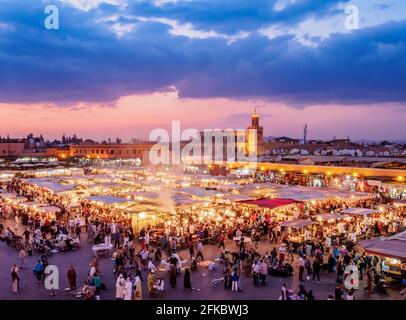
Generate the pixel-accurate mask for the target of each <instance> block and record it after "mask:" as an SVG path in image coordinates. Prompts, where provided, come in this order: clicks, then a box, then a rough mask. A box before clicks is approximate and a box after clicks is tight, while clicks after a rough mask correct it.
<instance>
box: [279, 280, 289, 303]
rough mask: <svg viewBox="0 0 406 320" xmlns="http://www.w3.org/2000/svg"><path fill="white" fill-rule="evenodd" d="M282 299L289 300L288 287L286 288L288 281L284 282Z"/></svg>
mask: <svg viewBox="0 0 406 320" xmlns="http://www.w3.org/2000/svg"><path fill="white" fill-rule="evenodd" d="M281 300H288V289H287V288H286V283H284V284H283V285H282V288H281Z"/></svg>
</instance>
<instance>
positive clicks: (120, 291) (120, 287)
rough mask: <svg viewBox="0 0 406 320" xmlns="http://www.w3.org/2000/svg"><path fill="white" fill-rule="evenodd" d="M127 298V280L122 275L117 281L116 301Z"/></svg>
mask: <svg viewBox="0 0 406 320" xmlns="http://www.w3.org/2000/svg"><path fill="white" fill-rule="evenodd" d="M124 296H125V280H124V277H123V275H122V274H120V275H119V276H118V278H117V281H116V299H117V300H123V299H124Z"/></svg>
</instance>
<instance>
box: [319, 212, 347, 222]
mask: <svg viewBox="0 0 406 320" xmlns="http://www.w3.org/2000/svg"><path fill="white" fill-rule="evenodd" d="M312 218H314V219H315V220H318V221H328V220H341V219H344V218H345V217H344V216H342V215H339V214H334V213H322V214H318V215H315V216H313V217H312Z"/></svg>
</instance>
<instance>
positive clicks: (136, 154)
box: [69, 142, 155, 163]
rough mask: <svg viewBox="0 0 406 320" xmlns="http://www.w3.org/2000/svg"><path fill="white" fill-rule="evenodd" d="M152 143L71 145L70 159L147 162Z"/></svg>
mask: <svg viewBox="0 0 406 320" xmlns="http://www.w3.org/2000/svg"><path fill="white" fill-rule="evenodd" d="M154 144H155V143H154V142H142V143H135V144H100V143H96V144H72V145H70V146H69V156H70V157H80V158H88V159H137V158H138V159H141V160H142V161H143V163H145V162H146V161H148V152H149V150H150V149H151V148H152V146H153V145H154Z"/></svg>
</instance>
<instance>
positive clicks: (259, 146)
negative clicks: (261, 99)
mask: <svg viewBox="0 0 406 320" xmlns="http://www.w3.org/2000/svg"><path fill="white" fill-rule="evenodd" d="M246 138H247V140H246V153H247V155H248V156H250V155H251V156H255V155H256V156H257V157H261V156H263V155H264V153H265V145H264V128H263V127H262V126H260V125H259V115H258V113H257V110H256V108H255V110H254V113H253V114H252V116H251V125H250V126H248V127H247V130H246Z"/></svg>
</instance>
